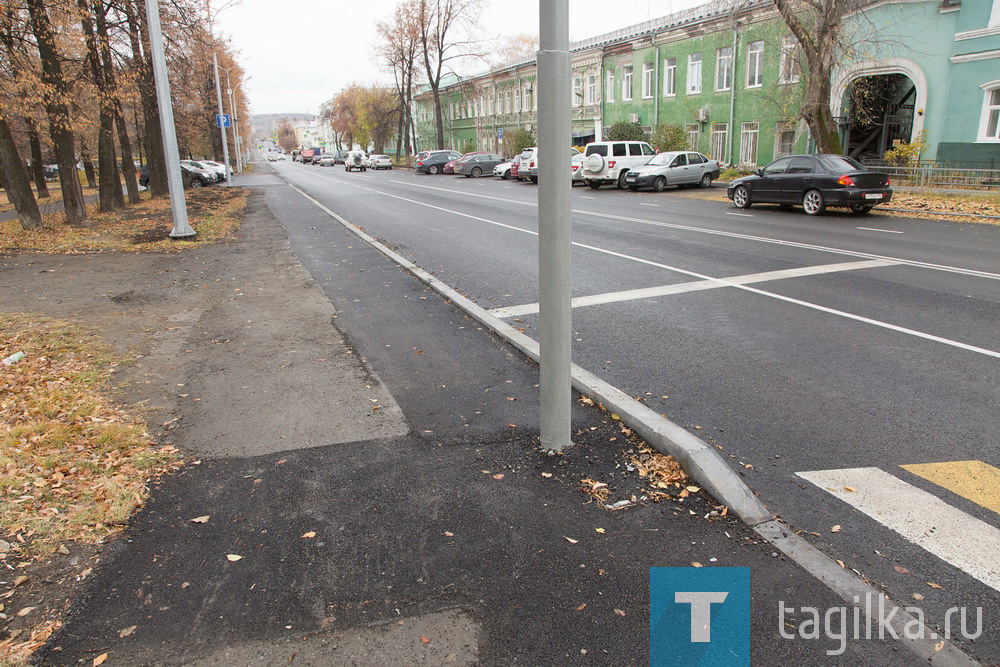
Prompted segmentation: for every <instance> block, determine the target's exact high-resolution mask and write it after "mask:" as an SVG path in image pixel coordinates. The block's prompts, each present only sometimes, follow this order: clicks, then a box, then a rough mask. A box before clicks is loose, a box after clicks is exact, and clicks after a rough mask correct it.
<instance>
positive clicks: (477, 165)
mask: <svg viewBox="0 0 1000 667" xmlns="http://www.w3.org/2000/svg"><path fill="white" fill-rule="evenodd" d="M503 161H504V159H503V156H501V155H497V154H495V153H476V154H472V155H463V156H462V157H461V158H460V159H459V160H458V161H457V162H455V173H456V174H459V175H461V176H465V177H466V178H479V177H480V176H482V175H483V174H488V173H491V172H492V171H493V168H494V167H496V166H497V165H498V164H500V163H502V162H503Z"/></svg>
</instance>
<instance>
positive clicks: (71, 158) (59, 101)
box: [27, 0, 87, 226]
mask: <svg viewBox="0 0 1000 667" xmlns="http://www.w3.org/2000/svg"><path fill="white" fill-rule="evenodd" d="M27 6H28V14H29V18H30V23H31V31H32V32H33V33H34V35H35V41H36V44H37V45H38V55H39V59H40V60H41V62H42V83H44V84H46V86H48V87H49V89H50V92H49V94H47V95H46V96H45V112H46V113H47V114H48V117H49V134H50V135H51V136H52V143H53V145H54V148H55V154H56V162H57V163H58V164H59V184H60V189H61V190H62V198H63V210H64V211H65V212H66V222H67V223H68V224H70V225H72V226H83V225H85V224H86V222H87V206H86V204H85V203H84V201H83V188H81V187H80V176H79V174H77V172H76V148H75V137H74V136H73V130H72V129H70V128H71V120H70V115H69V107H68V106H67V104H66V100H68V99H70V95H71V91H70V87H69V84H68V83H67V82H66V80H65V79H64V78H63V74H62V66H61V65H60V63H59V55H58V53H56V44H55V38H54V36H53V34H52V24H51V23H50V22H49V16H48V14H47V13H46V11H45V4H44V2H43V0H28V2H27ZM52 91H54V93H55V94H52Z"/></svg>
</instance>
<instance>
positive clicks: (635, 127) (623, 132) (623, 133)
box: [608, 121, 646, 141]
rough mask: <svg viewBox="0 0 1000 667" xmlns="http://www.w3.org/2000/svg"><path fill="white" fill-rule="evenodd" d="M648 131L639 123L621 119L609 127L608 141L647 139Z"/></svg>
mask: <svg viewBox="0 0 1000 667" xmlns="http://www.w3.org/2000/svg"><path fill="white" fill-rule="evenodd" d="M645 140H646V133H645V132H644V131H643V129H642V126H641V125H639V123H627V122H625V121H620V122H618V123H615V124H614V125H612V126H611V127H610V128H608V141H645Z"/></svg>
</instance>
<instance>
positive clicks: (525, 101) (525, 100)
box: [521, 82, 531, 111]
mask: <svg viewBox="0 0 1000 667" xmlns="http://www.w3.org/2000/svg"><path fill="white" fill-rule="evenodd" d="M521 109H522V110H524V111H528V110H529V109H531V83H530V82H529V83H525V84H524V85H523V86H521Z"/></svg>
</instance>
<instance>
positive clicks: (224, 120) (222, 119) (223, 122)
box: [215, 113, 233, 127]
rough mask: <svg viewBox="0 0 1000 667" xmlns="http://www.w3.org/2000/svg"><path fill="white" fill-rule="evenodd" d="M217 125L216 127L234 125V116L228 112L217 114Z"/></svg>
mask: <svg viewBox="0 0 1000 667" xmlns="http://www.w3.org/2000/svg"><path fill="white" fill-rule="evenodd" d="M215 125H216V127H232V125H233V120H232V117H231V116H230V115H229V114H227V113H223V114H218V113H217V114H215Z"/></svg>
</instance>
